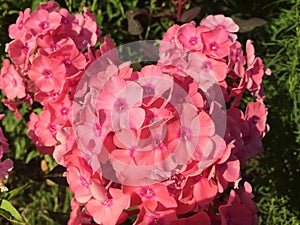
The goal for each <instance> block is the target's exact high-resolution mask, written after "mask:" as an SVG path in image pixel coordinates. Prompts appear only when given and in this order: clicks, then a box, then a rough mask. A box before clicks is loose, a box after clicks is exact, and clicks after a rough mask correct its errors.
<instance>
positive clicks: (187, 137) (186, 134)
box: [180, 127, 192, 141]
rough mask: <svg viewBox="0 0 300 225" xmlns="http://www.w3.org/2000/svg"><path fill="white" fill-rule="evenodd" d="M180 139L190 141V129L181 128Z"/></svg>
mask: <svg viewBox="0 0 300 225" xmlns="http://www.w3.org/2000/svg"><path fill="white" fill-rule="evenodd" d="M180 137H181V139H183V140H184V141H190V140H191V138H192V131H191V129H189V128H187V127H183V128H182V129H181V135H180Z"/></svg>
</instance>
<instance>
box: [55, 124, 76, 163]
mask: <svg viewBox="0 0 300 225" xmlns="http://www.w3.org/2000/svg"><path fill="white" fill-rule="evenodd" d="M73 135H74V134H73V130H72V128H71V127H64V128H62V129H60V130H58V131H57V133H56V139H57V141H58V142H59V144H58V145H56V146H55V148H54V151H53V158H54V159H55V161H56V162H57V163H58V164H60V165H62V166H64V167H67V162H66V160H65V155H66V154H68V153H70V152H72V148H74V146H73V144H72V142H73V140H72V139H74V136H73ZM74 141H75V140H74Z"/></svg>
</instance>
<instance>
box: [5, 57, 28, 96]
mask: <svg viewBox="0 0 300 225" xmlns="http://www.w3.org/2000/svg"><path fill="white" fill-rule="evenodd" d="M0 89H2V90H3V92H4V93H5V95H6V96H7V98H8V99H10V100H14V99H15V98H24V97H25V96H26V92H25V86H24V83H23V79H22V77H21V75H20V74H19V73H18V72H17V71H16V69H15V67H14V66H13V65H10V64H9V61H8V60H4V61H3V67H2V69H1V74H0Z"/></svg>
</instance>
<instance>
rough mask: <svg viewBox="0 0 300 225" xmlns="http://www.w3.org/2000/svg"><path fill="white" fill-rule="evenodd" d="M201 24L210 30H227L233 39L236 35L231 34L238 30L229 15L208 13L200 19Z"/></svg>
mask: <svg viewBox="0 0 300 225" xmlns="http://www.w3.org/2000/svg"><path fill="white" fill-rule="evenodd" d="M200 25H201V26H205V27H207V28H209V29H210V30H215V29H224V30H226V31H227V32H228V35H229V36H230V37H231V39H232V40H233V41H234V40H236V39H237V35H235V34H233V33H236V32H238V31H239V26H238V25H237V24H236V23H235V22H234V21H233V19H231V18H230V17H225V16H224V15H221V14H219V15H209V16H207V17H206V18H204V19H202V20H201V22H200Z"/></svg>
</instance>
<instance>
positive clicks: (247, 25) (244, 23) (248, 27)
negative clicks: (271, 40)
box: [233, 17, 267, 33]
mask: <svg viewBox="0 0 300 225" xmlns="http://www.w3.org/2000/svg"><path fill="white" fill-rule="evenodd" d="M233 20H234V22H236V24H237V25H239V27H240V30H239V32H240V33H246V32H249V31H252V30H253V29H254V28H256V27H260V26H262V25H265V24H266V23H267V21H266V20H263V19H261V18H257V17H253V18H250V19H246V20H244V19H241V18H238V17H234V18H233Z"/></svg>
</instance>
